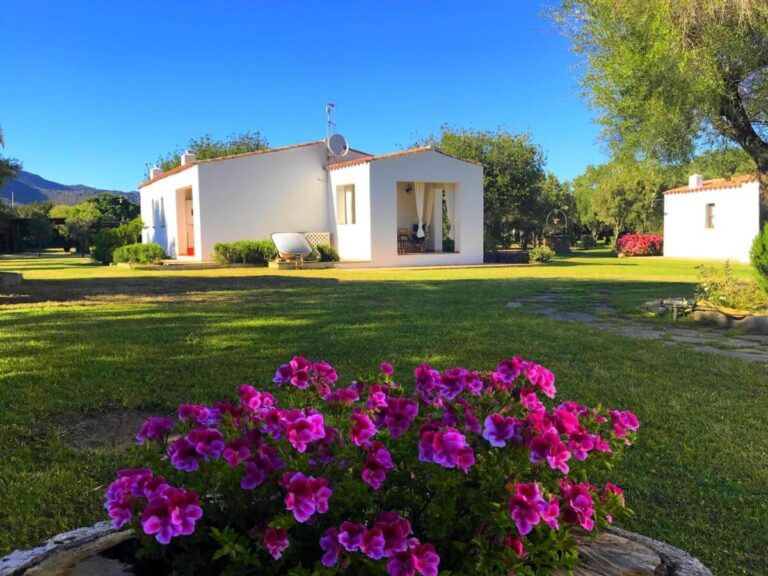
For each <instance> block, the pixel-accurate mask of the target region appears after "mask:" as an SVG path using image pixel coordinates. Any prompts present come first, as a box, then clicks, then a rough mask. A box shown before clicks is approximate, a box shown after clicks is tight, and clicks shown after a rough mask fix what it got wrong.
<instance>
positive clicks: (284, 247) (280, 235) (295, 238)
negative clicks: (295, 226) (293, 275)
mask: <svg viewBox="0 0 768 576" xmlns="http://www.w3.org/2000/svg"><path fill="white" fill-rule="evenodd" d="M271 237H272V242H273V244H274V245H275V248H277V254H278V256H280V258H281V259H282V260H287V261H289V262H293V263H294V264H295V265H296V268H301V267H302V266H303V264H304V259H305V258H306V257H307V256H309V255H310V254H312V246H311V245H310V243H309V242H308V241H307V238H306V236H304V234H299V233H298V232H275V233H274V234H272V235H271Z"/></svg>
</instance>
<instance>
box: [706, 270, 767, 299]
mask: <svg viewBox="0 0 768 576" xmlns="http://www.w3.org/2000/svg"><path fill="white" fill-rule="evenodd" d="M698 269H699V282H698V284H697V286H696V299H697V300H706V301H708V302H711V303H712V304H715V305H717V306H724V307H726V308H734V309H736V310H748V311H757V310H762V309H765V308H768V295H766V294H765V293H764V292H763V291H762V290H760V288H759V287H758V285H757V284H756V283H755V282H754V281H751V280H747V279H738V278H736V277H735V276H734V275H733V270H732V269H731V265H730V263H729V262H726V263H725V266H724V267H723V268H722V269H721V268H717V267H715V266H699V267H698Z"/></svg>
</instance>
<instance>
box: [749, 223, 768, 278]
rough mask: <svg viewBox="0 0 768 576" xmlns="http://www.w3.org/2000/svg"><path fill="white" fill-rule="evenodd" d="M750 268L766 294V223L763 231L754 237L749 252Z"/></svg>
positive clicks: (767, 246)
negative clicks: (753, 270) (755, 273)
mask: <svg viewBox="0 0 768 576" xmlns="http://www.w3.org/2000/svg"><path fill="white" fill-rule="evenodd" d="M749 259H750V261H751V262H752V267H753V268H754V269H755V272H757V282H758V284H759V285H760V287H761V288H762V289H763V291H765V292H768V223H766V224H765V226H764V227H763V231H762V232H761V233H760V234H758V235H757V236H755V239H754V240H753V241H752V249H751V250H750V251H749Z"/></svg>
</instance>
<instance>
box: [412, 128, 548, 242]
mask: <svg viewBox="0 0 768 576" xmlns="http://www.w3.org/2000/svg"><path fill="white" fill-rule="evenodd" d="M418 144H419V145H433V146H435V147H436V149H438V150H440V151H441V152H445V153H446V154H450V155H452V156H456V157H458V158H464V159H466V160H473V161H475V162H480V163H481V164H482V165H483V167H484V174H483V184H484V189H485V191H484V198H483V204H484V209H485V231H484V236H485V246H486V248H498V247H504V246H509V245H510V244H511V242H512V239H513V234H514V232H515V230H519V229H526V230H530V229H531V228H532V226H533V221H534V218H535V210H536V206H537V201H538V200H537V198H538V195H539V193H540V190H541V185H542V183H543V182H544V179H545V174H544V153H543V151H542V150H541V148H540V147H539V146H537V145H536V144H534V143H533V141H532V140H531V136H530V135H528V134H513V133H511V132H507V131H505V130H498V131H496V132H490V131H482V130H477V131H476V130H456V129H452V128H450V127H448V126H443V127H442V128H441V129H440V132H439V134H437V135H430V136H428V137H427V138H425V139H423V140H421V141H420V142H418Z"/></svg>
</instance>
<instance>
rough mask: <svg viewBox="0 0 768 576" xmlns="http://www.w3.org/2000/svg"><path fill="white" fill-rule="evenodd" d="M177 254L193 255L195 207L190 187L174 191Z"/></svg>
mask: <svg viewBox="0 0 768 576" xmlns="http://www.w3.org/2000/svg"><path fill="white" fill-rule="evenodd" d="M176 212H177V222H178V247H179V253H178V255H179V256H194V255H195V209H194V203H193V201H192V188H184V189H183V190H177V191H176Z"/></svg>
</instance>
